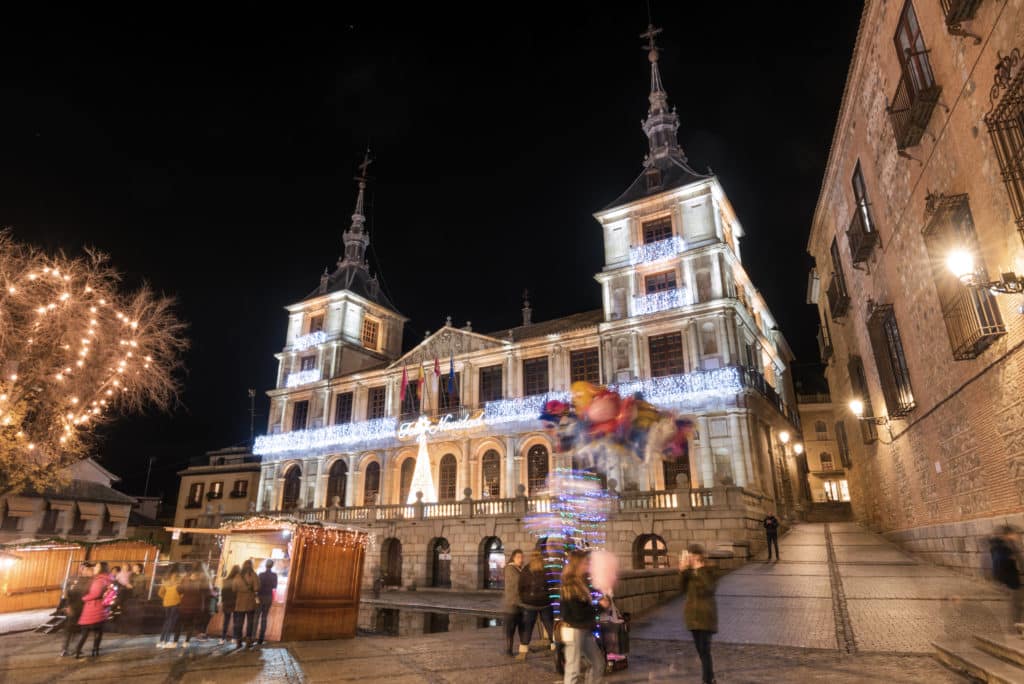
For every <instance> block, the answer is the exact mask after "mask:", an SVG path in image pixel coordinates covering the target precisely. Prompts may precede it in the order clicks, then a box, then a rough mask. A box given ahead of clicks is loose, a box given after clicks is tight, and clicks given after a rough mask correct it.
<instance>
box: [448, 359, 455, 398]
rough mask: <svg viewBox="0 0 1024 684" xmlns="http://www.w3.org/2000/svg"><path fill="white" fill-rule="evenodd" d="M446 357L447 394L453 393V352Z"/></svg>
mask: <svg viewBox="0 0 1024 684" xmlns="http://www.w3.org/2000/svg"><path fill="white" fill-rule="evenodd" d="M449 353H450V354H451V356H449V357H448V396H449V397H450V396H452V395H453V394H455V352H449Z"/></svg>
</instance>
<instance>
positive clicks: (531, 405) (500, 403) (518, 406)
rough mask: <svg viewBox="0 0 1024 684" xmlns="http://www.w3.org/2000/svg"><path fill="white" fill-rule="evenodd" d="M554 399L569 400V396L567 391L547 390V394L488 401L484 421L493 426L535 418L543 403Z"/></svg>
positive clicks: (485, 406)
mask: <svg viewBox="0 0 1024 684" xmlns="http://www.w3.org/2000/svg"><path fill="white" fill-rule="evenodd" d="M554 399H557V400H558V401H569V400H570V399H571V396H570V395H569V393H568V392H548V393H547V394H535V395H533V396H532V397H519V398H516V399H498V400H497V401H489V402H487V403H486V404H485V405H484V423H486V424H487V425H488V426H495V425H502V424H505V423H521V422H523V421H529V420H537V416H539V415H540V413H541V409H543V408H544V404H546V403H547V402H549V401H552V400H554Z"/></svg>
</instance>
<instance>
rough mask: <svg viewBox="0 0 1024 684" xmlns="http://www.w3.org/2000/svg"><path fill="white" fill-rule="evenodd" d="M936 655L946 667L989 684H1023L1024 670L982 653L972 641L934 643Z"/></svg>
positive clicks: (989, 654)
mask: <svg viewBox="0 0 1024 684" xmlns="http://www.w3.org/2000/svg"><path fill="white" fill-rule="evenodd" d="M932 646H933V647H934V648H935V655H936V657H938V659H939V661H940V662H941V663H942V664H944V665H945V666H946V667H948V668H950V669H951V670H954V671H955V672H959V673H961V674H963V675H966V676H968V677H973V678H974V679H976V680H978V681H981V682H988V683H989V684H1021V682H1024V668H1020V667H1018V666H1017V665H1013V664H1011V663H1008V662H1006V661H1005V660H1002V659H1000V658H997V657H996V656H994V655H992V654H991V653H986V652H985V651H982V650H981V649H980V648H978V647H977V645H976V644H975V643H974V642H970V641H937V642H933V643H932Z"/></svg>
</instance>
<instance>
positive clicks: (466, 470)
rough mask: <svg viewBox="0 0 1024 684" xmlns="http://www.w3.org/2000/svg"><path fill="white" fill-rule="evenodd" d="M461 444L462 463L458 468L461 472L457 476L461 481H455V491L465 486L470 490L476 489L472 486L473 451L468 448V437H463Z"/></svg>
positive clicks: (459, 490)
mask: <svg viewBox="0 0 1024 684" xmlns="http://www.w3.org/2000/svg"><path fill="white" fill-rule="evenodd" d="M461 446H462V463H461V464H460V465H461V466H462V467H461V468H460V470H461V471H462V472H461V474H460V475H459V478H458V479H460V480H461V482H458V481H457V483H456V487H455V491H457V492H461V491H462V490H464V489H466V488H467V487H468V488H470V489H472V490H474V491H476V489H477V488H476V487H474V486H473V453H472V452H471V451H470V450H469V438H468V437H467V438H464V439H463V440H462V445H461ZM460 485H461V486H460Z"/></svg>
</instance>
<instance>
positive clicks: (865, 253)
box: [846, 161, 878, 264]
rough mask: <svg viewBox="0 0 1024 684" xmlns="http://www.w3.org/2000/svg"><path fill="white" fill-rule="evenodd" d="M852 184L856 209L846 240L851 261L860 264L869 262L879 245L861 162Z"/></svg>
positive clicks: (856, 169)
mask: <svg viewBox="0 0 1024 684" xmlns="http://www.w3.org/2000/svg"><path fill="white" fill-rule="evenodd" d="M850 182H851V183H852V184H853V201H854V207H853V216H851V217H850V227H849V228H848V229H847V231H846V238H847V241H848V242H849V243H850V260H851V261H852V262H853V263H855V264H860V263H864V262H865V261H867V260H868V257H870V256H871V252H872V250H874V248H875V245H877V244H878V232H877V231H876V230H875V224H874V221H873V220H872V219H871V204H870V203H869V202H868V191H867V186H866V185H865V183H864V174H863V173H861V170H860V162H859V161H858V162H857V165H856V166H855V167H854V169H853V178H852V179H851V180H850Z"/></svg>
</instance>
